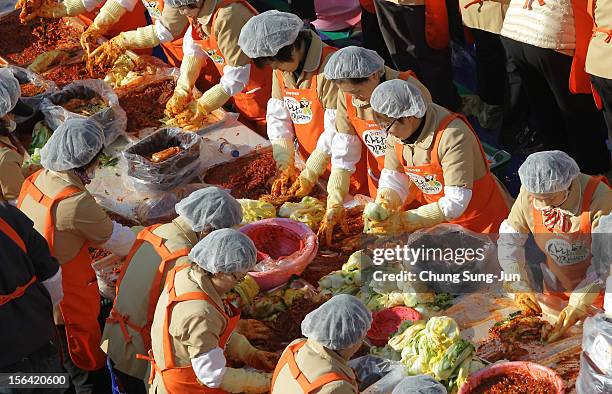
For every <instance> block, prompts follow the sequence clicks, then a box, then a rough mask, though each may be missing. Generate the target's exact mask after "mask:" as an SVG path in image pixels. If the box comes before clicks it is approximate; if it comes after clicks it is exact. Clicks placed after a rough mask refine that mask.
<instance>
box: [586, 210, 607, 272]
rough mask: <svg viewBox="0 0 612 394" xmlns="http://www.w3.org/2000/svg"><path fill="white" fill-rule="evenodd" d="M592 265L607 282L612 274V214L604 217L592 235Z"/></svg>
mask: <svg viewBox="0 0 612 394" xmlns="http://www.w3.org/2000/svg"><path fill="white" fill-rule="evenodd" d="M591 239H592V240H591V254H592V255H593V257H592V259H591V264H593V267H594V268H595V271H596V272H597V274H598V275H599V277H600V278H602V279H603V280H605V278H607V277H608V275H612V272H610V264H612V213H610V214H608V215H605V216H602V217H601V218H600V219H599V224H598V225H597V227H595V228H594V229H593V231H592V235H591Z"/></svg>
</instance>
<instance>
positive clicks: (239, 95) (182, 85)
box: [166, 0, 272, 134]
mask: <svg viewBox="0 0 612 394" xmlns="http://www.w3.org/2000/svg"><path fill="white" fill-rule="evenodd" d="M166 6H168V7H171V8H175V9H177V10H178V11H179V12H180V13H181V14H183V15H184V16H186V17H187V18H188V19H189V21H190V26H189V28H188V29H187V31H186V33H185V36H184V37H183V54H184V58H183V62H182V64H181V75H180V77H179V80H178V81H177V85H176V88H175V89H174V94H173V96H172V97H171V98H170V100H169V101H168V103H167V104H166V113H167V114H169V115H170V116H173V117H176V118H177V119H178V120H179V122H180V123H182V124H181V126H183V127H187V128H189V127H194V125H197V124H199V123H201V122H202V121H203V120H204V117H205V116H206V115H208V114H209V113H211V112H212V111H214V110H216V109H217V108H220V107H221V106H222V105H224V104H225V103H226V102H227V101H229V100H230V99H233V104H234V106H235V107H236V110H237V112H239V113H240V115H241V120H242V121H243V122H244V123H246V124H247V125H249V126H251V127H253V128H254V129H255V130H256V131H257V132H259V133H260V134H263V133H264V132H265V131H264V130H265V125H266V103H267V101H268V98H269V97H270V89H271V78H272V75H271V70H270V69H269V68H263V69H259V68H257V67H253V66H252V64H251V59H249V58H248V57H247V55H245V54H244V53H243V51H241V50H240V47H239V46H238V34H239V33H240V29H242V27H243V26H244V25H245V24H246V23H247V22H248V21H249V20H250V19H251V18H253V16H255V15H257V11H256V10H255V8H253V6H251V5H250V4H249V3H248V2H247V1H246V0H168V1H166ZM206 62H212V64H213V65H214V66H215V67H216V69H217V71H218V72H219V74H220V75H221V79H220V81H219V83H217V84H216V85H214V86H213V87H211V88H210V89H208V90H207V91H205V92H204V94H203V95H202V97H200V98H199V99H197V100H195V103H194V105H193V106H191V105H190V103H191V102H192V101H193V97H192V95H191V91H192V89H193V86H194V84H195V82H196V79H197V78H198V76H199V75H200V71H201V69H202V66H203V65H204V63H206ZM193 107H195V109H194V108H193Z"/></svg>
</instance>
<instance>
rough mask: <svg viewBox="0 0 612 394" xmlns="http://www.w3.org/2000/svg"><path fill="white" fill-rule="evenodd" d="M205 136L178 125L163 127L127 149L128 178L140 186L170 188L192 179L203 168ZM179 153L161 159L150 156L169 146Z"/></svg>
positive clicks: (144, 187) (164, 189) (136, 185)
mask: <svg viewBox="0 0 612 394" xmlns="http://www.w3.org/2000/svg"><path fill="white" fill-rule="evenodd" d="M203 145H204V144H202V137H200V136H198V135H197V134H194V133H189V132H185V131H182V130H181V129H178V128H162V129H159V130H158V131H156V132H155V133H153V134H151V135H149V136H147V137H145V138H143V139H142V140H141V141H139V142H136V143H135V144H132V145H130V146H129V147H128V148H127V149H126V150H125V151H123V157H124V158H125V161H126V163H125V166H126V169H125V171H126V175H127V179H128V181H129V182H130V183H131V185H128V186H133V187H134V188H135V189H136V190H144V191H168V190H171V189H174V188H175V187H177V186H180V185H184V184H187V183H189V181H191V180H192V179H194V178H195V177H196V176H198V174H199V173H200V171H201V167H202V160H201V159H200V157H201V150H202V149H203ZM171 147H178V148H179V149H180V150H179V152H178V153H177V154H175V155H173V156H171V157H169V158H167V159H166V160H163V161H161V162H159V163H154V162H152V161H151V160H150V159H149V157H150V156H151V155H152V154H154V153H156V152H160V151H163V150H165V149H167V148H171Z"/></svg>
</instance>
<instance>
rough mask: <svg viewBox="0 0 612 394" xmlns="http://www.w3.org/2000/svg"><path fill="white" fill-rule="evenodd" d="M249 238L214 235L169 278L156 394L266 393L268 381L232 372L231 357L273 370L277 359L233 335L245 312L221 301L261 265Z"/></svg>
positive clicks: (155, 332)
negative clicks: (247, 274) (257, 264)
mask: <svg viewBox="0 0 612 394" xmlns="http://www.w3.org/2000/svg"><path fill="white" fill-rule="evenodd" d="M256 253H257V250H256V249H255V245H254V244H253V242H252V241H251V240H250V239H249V238H248V237H247V236H246V235H244V234H242V233H240V232H238V231H236V230H232V229H222V230H216V231H213V232H212V233H210V234H209V235H207V236H206V237H205V238H204V239H203V240H201V241H200V242H198V243H197V245H196V246H195V247H194V248H193V249H192V250H191V252H189V260H190V261H191V264H183V265H180V266H177V267H175V268H174V269H173V270H172V271H170V272H169V273H168V279H167V280H166V285H165V287H164V290H163V291H162V293H161V296H160V297H159V301H158V303H157V307H156V308H155V316H154V318H153V325H152V327H151V343H152V355H153V360H152V363H153V369H152V371H153V372H152V376H151V379H152V386H151V389H150V392H152V393H158V394H159V393H224V392H229V393H266V392H268V391H269V389H270V376H269V374H265V373H262V372H256V371H246V370H244V369H236V368H230V367H228V366H227V361H226V357H227V358H229V359H230V360H234V361H238V362H243V363H245V364H246V365H247V366H249V367H252V368H255V369H264V370H272V369H273V368H274V366H275V365H276V361H277V357H276V356H275V355H274V354H273V353H268V352H264V351H262V350H258V349H256V348H254V347H253V346H252V345H251V344H250V343H249V341H248V340H247V339H246V338H245V337H244V336H242V335H240V334H238V333H236V332H234V329H235V327H236V324H237V323H238V320H239V319H240V312H239V310H238V309H237V308H235V307H233V306H232V305H231V304H226V303H224V302H223V299H222V297H223V295H224V294H226V293H227V292H228V291H230V290H231V289H232V288H233V287H234V286H236V284H237V283H238V282H239V281H240V280H241V279H242V278H244V276H245V275H246V273H247V272H248V271H249V270H251V269H252V268H253V267H254V266H255V263H256Z"/></svg>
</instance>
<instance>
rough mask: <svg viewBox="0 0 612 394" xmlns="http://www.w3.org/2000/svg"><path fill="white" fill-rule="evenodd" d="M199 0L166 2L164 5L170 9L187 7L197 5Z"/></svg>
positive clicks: (172, 0)
mask: <svg viewBox="0 0 612 394" xmlns="http://www.w3.org/2000/svg"><path fill="white" fill-rule="evenodd" d="M199 1H200V0H166V1H165V4H166V5H167V6H168V7H170V8H179V7H187V6H190V5H196V4H198V2H199Z"/></svg>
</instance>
